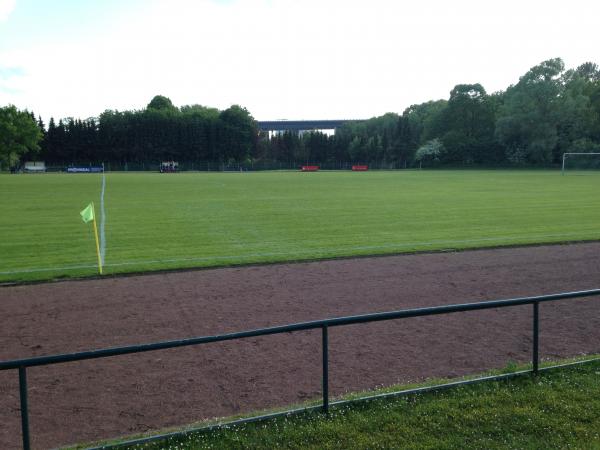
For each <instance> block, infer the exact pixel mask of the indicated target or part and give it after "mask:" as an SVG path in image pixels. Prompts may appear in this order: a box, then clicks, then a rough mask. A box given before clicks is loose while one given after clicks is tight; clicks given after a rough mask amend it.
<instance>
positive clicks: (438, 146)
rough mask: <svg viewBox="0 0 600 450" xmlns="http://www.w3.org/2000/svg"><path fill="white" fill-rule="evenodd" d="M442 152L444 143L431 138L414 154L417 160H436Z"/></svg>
mask: <svg viewBox="0 0 600 450" xmlns="http://www.w3.org/2000/svg"><path fill="white" fill-rule="evenodd" d="M443 153H444V144H443V143H442V141H441V140H439V139H437V138H436V139H432V140H431V141H429V142H426V143H425V144H423V145H422V146H421V147H419V149H418V150H417V153H416V154H415V160H417V161H419V162H437V161H439V160H440V157H441V156H442V155H443Z"/></svg>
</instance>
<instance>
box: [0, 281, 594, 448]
mask: <svg viewBox="0 0 600 450" xmlns="http://www.w3.org/2000/svg"><path fill="white" fill-rule="evenodd" d="M591 296H600V289H593V290H587V291H577V292H565V293H560V294H550V295H542V296H536V297H521V298H513V299H507V300H492V301H485V302H477V303H463V304H456V305H447V306H435V307H428V308H417V309H406V310H399V311H390V312H380V313H372V314H362V315H357V316H345V317H336V318H332V319H324V320H315V321H309V322H300V323H295V324H290V325H281V326H275V327H268V328H260V329H256V330H249V331H241V332H236V333H227V334H221V335H215V336H201V337H194V338H189V339H181V340H173V341H163V342H155V343H150V344H141V345H130V346H125V347H114V348H105V349H100V350H91V351H84V352H77V353H68V354H60V355H52V356H39V357H34V358H25V359H17V360H12V361H2V362H0V370H18V372H19V394H20V404H21V432H22V440H23V448H24V449H26V450H29V449H30V448H31V441H30V433H29V410H28V402H27V368H28V367H35V366H44V365H50V364H59V363H66V362H73V361H83V360H88V359H96V358H106V357H110V356H119V355H127V354H131V353H141V352H149V351H155V350H164V349H169V348H177V347H186V346H191V345H200V344H209V343H213V342H222V341H230V340H235V339H244V338H250V337H257V336H267V335H271V334H280V333H289V332H295V331H303V330H314V329H319V328H320V329H321V344H322V396H323V399H322V404H321V406H319V407H317V408H320V409H322V410H323V412H325V413H327V412H329V408H330V401H329V343H328V330H329V328H330V327H337V326H343V325H352V324H358V323H368V322H378V321H384V320H394V319H406V318H409V317H422V316H432V315H439V314H451V313H457V312H466V311H479V310H484V309H493V308H505V307H511V306H521V305H533V314H532V315H533V324H532V325H533V326H532V369H531V370H527V371H521V372H519V374H523V373H532V374H537V373H538V372H539V370H540V369H539V305H540V303H544V302H549V301H557V300H566V299H574V298H581V297H591ZM494 378H501V376H499V377H484V378H480V379H477V380H469V381H461V382H454V383H448V384H446V385H438V386H431V387H429V388H427V389H435V388H440V387H441V388H444V387H447V386H449V387H450V386H456V385H460V384H467V383H473V382H474V381H481V380H489V379H494ZM419 390H422V388H420V389H417V390H411V391H410V392H416V391H419ZM404 392H408V391H403V393H404ZM396 394H397V393H396ZM389 395H394V393H392V394H383V395H379V396H372V397H368V398H375V397H381V396H389ZM365 398H367V397H365ZM357 400H361V399H357ZM353 401H356V400H353ZM342 403H345V402H343V401H342V402H335V404H342ZM309 409H316V408H315V407H313V408H304V409H301V410H290V411H284V412H282V413H276V414H270V415H267V416H259V417H257V418H254V419H252V418H250V419H240V420H238V421H233V422H229V423H228V424H227V425H232V424H236V423H245V422H249V421H253V420H256V419H264V418H272V417H276V416H279V415H283V414H289V413H292V412H298V411H306V410H309ZM210 428H214V426H213V427H210ZM193 431H194V430H188V431H186V432H185V433H189V432H193ZM178 434H179V435H180V434H184V433H183V432H182V433H171V434H169V435H161V436H157V437H152V438H146V439H140V440H136V441H129V442H126V444H133V443H139V442H147V441H150V440H156V439H158V438H164V437H165V436H174V435H178Z"/></svg>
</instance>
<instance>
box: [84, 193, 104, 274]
mask: <svg viewBox="0 0 600 450" xmlns="http://www.w3.org/2000/svg"><path fill="white" fill-rule="evenodd" d="M79 214H80V215H81V219H82V220H83V221H84V222H85V223H89V222H92V223H93V224H94V236H95V237H96V255H98V271H99V272H100V275H102V259H101V258H100V244H99V242H98V228H97V227H96V214H95V213H94V202H92V203H90V204H89V205H87V206H86V207H85V209H84V210H83V211H81V212H80V213H79Z"/></svg>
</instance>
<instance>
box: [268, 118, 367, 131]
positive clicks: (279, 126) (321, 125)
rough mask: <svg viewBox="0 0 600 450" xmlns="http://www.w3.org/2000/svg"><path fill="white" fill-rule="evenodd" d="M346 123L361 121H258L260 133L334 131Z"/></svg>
mask: <svg viewBox="0 0 600 450" xmlns="http://www.w3.org/2000/svg"><path fill="white" fill-rule="evenodd" d="M348 122H363V120H259V121H258V128H259V130H260V131H308V130H335V129H336V128H339V127H341V126H342V125H344V124H345V123H348Z"/></svg>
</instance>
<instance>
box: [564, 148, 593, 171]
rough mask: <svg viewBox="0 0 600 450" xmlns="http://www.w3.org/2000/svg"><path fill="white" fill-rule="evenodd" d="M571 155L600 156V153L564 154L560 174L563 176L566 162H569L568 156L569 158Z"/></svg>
mask: <svg viewBox="0 0 600 450" xmlns="http://www.w3.org/2000/svg"><path fill="white" fill-rule="evenodd" d="M569 155H600V153H598V152H591V153H582V152H579V153H577V152H567V153H563V157H562V169H561V170H560V173H561V174H562V175H564V174H565V161H566V160H567V156H569Z"/></svg>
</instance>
